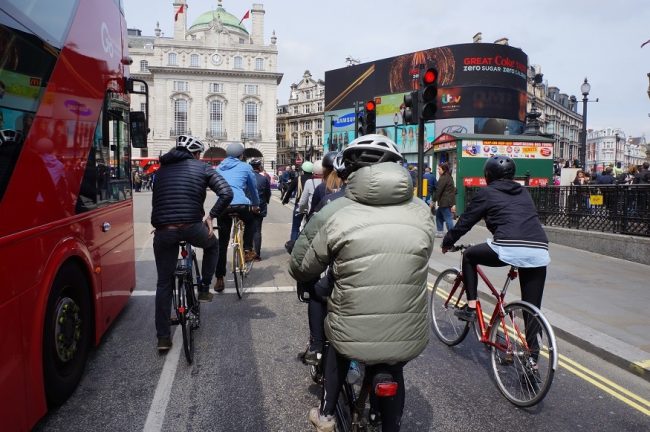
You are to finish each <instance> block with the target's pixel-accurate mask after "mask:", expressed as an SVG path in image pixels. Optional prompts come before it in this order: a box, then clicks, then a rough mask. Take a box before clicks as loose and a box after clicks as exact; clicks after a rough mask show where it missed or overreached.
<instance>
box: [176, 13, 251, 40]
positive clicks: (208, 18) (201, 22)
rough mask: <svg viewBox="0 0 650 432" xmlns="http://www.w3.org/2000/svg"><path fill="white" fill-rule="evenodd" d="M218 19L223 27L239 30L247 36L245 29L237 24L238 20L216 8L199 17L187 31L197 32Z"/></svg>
mask: <svg viewBox="0 0 650 432" xmlns="http://www.w3.org/2000/svg"><path fill="white" fill-rule="evenodd" d="M215 18H216V19H218V20H219V21H221V24H223V25H224V26H228V27H233V28H236V29H237V30H241V31H243V32H244V33H246V34H248V30H246V27H244V26H243V25H241V24H239V18H237V17H236V16H234V15H232V14H230V13H228V12H226V10H225V9H224V8H222V7H218V8H217V9H216V10H213V11H209V12H205V13H203V14H201V16H199V17H198V18H197V19H196V20H195V21H194V23H193V24H192V26H191V27H190V28H189V30H194V29H196V30H199V29H200V28H202V27H206V28H207V27H208V26H209V25H210V23H211V22H212V20H214V19H215Z"/></svg>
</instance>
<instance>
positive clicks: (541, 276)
mask: <svg viewBox="0 0 650 432" xmlns="http://www.w3.org/2000/svg"><path fill="white" fill-rule="evenodd" d="M477 265H483V266H487V267H504V266H507V265H508V264H506V263H504V262H503V261H501V260H500V259H499V256H498V255H497V253H496V252H494V251H493V250H492V248H491V247H490V246H489V245H488V244H487V243H481V244H478V245H475V246H472V247H470V248H468V249H467V250H466V251H465V253H464V254H463V279H464V280H465V289H466V290H467V299H468V300H476V297H477V288H478V273H477V272H476V266H477ZM545 283H546V267H531V268H519V286H520V287H521V299H522V300H523V301H526V302H528V303H531V304H533V305H535V306H537V307H538V308H541V307H542V295H543V294H544V284H545Z"/></svg>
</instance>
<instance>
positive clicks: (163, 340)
mask: <svg viewBox="0 0 650 432" xmlns="http://www.w3.org/2000/svg"><path fill="white" fill-rule="evenodd" d="M171 347H172V339H171V338H170V337H159V338H158V352H159V353H166V352H167V351H169V350H170V349H171Z"/></svg>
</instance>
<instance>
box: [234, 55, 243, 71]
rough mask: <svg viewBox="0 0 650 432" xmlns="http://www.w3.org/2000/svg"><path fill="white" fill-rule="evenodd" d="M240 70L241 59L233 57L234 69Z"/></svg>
mask: <svg viewBox="0 0 650 432" xmlns="http://www.w3.org/2000/svg"><path fill="white" fill-rule="evenodd" d="M241 68H242V58H241V57H240V56H237V57H235V69H241Z"/></svg>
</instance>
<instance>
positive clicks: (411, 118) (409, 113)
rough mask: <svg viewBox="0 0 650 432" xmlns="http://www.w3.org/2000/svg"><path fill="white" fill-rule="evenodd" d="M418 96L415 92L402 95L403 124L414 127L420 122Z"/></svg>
mask: <svg viewBox="0 0 650 432" xmlns="http://www.w3.org/2000/svg"><path fill="white" fill-rule="evenodd" d="M419 99H420V98H419V95H418V92H417V90H416V91H412V92H410V93H406V94H405V95H404V118H403V121H404V124H405V125H416V124H418V121H419V120H420V114H419V108H420V106H419Z"/></svg>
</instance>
